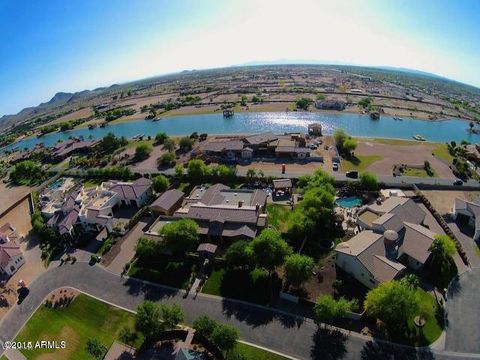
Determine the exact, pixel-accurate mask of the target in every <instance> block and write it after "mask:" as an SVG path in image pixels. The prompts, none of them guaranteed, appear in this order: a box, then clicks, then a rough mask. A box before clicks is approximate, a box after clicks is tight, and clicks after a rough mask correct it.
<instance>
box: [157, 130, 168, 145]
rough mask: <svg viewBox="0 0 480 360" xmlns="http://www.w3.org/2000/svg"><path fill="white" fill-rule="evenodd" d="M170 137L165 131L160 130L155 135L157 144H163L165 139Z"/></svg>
mask: <svg viewBox="0 0 480 360" xmlns="http://www.w3.org/2000/svg"><path fill="white" fill-rule="evenodd" d="M167 139H168V135H167V134H165V133H164V132H159V133H158V134H157V135H155V144H159V145H161V144H163V143H164V142H165V140H167Z"/></svg>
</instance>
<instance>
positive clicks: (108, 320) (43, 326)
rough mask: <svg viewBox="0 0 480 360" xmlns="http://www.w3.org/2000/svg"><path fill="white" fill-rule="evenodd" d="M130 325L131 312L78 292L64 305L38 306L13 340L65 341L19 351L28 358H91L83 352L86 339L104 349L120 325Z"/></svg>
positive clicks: (131, 324) (120, 327)
mask: <svg viewBox="0 0 480 360" xmlns="http://www.w3.org/2000/svg"><path fill="white" fill-rule="evenodd" d="M133 325H134V315H133V314H131V313H129V312H126V311H124V310H121V309H118V308H115V307H113V306H110V305H108V304H106V303H103V302H101V301H98V300H95V299H93V298H91V297H89V296H87V295H83V294H81V295H78V296H77V297H76V298H75V300H74V301H73V302H72V303H71V304H70V305H69V306H68V307H64V308H56V309H52V308H47V307H45V306H41V307H40V308H39V309H38V310H37V311H36V312H35V314H34V315H33V317H32V318H31V319H30V320H29V321H28V323H27V324H26V325H25V327H24V328H23V329H22V330H21V331H20V333H19V334H18V336H17V337H16V339H15V340H16V341H32V340H35V339H38V340H57V341H61V340H64V341H66V348H65V349H58V350H55V349H32V350H22V353H23V354H24V355H25V356H26V357H27V358H28V359H47V358H48V359H62V360H63V359H79V360H82V359H91V358H92V357H91V356H90V355H89V354H88V353H87V352H86V351H85V345H86V343H87V341H88V339H89V338H95V339H98V340H99V341H100V342H101V343H102V344H103V345H104V346H105V347H106V348H107V349H108V348H109V347H110V346H111V345H112V343H113V341H114V340H115V339H116V338H117V337H118V334H119V332H120V330H121V329H122V328H123V327H125V326H126V327H129V328H130V329H133ZM138 345H140V344H138ZM47 354H48V355H47Z"/></svg>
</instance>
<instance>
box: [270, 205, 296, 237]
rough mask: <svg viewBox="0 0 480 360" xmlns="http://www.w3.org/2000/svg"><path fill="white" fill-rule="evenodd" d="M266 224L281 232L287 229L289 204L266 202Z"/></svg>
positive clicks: (290, 212) (289, 212)
mask: <svg viewBox="0 0 480 360" xmlns="http://www.w3.org/2000/svg"><path fill="white" fill-rule="evenodd" d="M267 213H268V224H269V225H272V226H273V227H274V228H276V229H277V230H279V231H281V232H286V231H287V229H288V219H289V218H290V215H291V214H292V211H291V209H290V207H289V206H286V205H280V204H267Z"/></svg>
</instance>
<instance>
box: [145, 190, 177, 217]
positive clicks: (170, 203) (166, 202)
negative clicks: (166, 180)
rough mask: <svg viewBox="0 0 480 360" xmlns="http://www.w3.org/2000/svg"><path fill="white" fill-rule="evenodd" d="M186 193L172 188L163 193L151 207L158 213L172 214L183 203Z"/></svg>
mask: <svg viewBox="0 0 480 360" xmlns="http://www.w3.org/2000/svg"><path fill="white" fill-rule="evenodd" d="M184 198H185V194H184V193H183V192H182V191H179V190H176V189H171V190H167V191H165V192H164V193H163V194H161V195H160V196H159V197H158V198H157V199H156V200H155V201H154V202H153V203H151V204H150V206H149V207H150V209H151V210H152V211H153V212H154V213H156V214H158V215H169V216H170V215H172V214H173V213H174V212H175V211H176V210H177V209H178V208H179V207H180V206H181V205H182V202H183V199H184Z"/></svg>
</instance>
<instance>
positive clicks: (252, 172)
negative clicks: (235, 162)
mask: <svg viewBox="0 0 480 360" xmlns="http://www.w3.org/2000/svg"><path fill="white" fill-rule="evenodd" d="M246 175H247V179H248V182H249V183H252V182H253V180H254V179H255V176H256V175H257V172H256V171H255V169H248V170H247V174H246Z"/></svg>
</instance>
